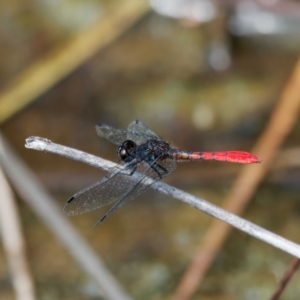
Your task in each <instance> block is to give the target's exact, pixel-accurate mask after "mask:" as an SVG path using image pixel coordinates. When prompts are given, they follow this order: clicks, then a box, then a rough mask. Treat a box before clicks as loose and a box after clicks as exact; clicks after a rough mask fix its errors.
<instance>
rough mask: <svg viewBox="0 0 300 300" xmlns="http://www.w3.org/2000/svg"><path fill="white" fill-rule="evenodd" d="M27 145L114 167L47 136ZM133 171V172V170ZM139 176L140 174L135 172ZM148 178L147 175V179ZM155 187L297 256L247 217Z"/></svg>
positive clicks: (299, 252)
mask: <svg viewBox="0 0 300 300" xmlns="http://www.w3.org/2000/svg"><path fill="white" fill-rule="evenodd" d="M25 147H26V148H29V149H35V150H40V151H45V152H51V153H55V154H58V155H61V156H64V157H67V158H70V159H73V160H76V161H80V162H83V163H86V164H89V165H91V166H93V167H96V168H100V169H102V170H106V171H109V170H111V169H112V168H113V167H115V166H116V164H115V163H112V162H110V161H107V160H105V159H103V158H100V157H97V156H94V155H91V154H88V153H85V152H82V151H79V150H76V149H72V148H69V147H65V146H62V145H58V144H55V143H52V142H51V141H49V140H47V139H43V138H40V137H30V138H28V139H26V144H25ZM134 175H136V174H134ZM136 176H139V175H136ZM149 180H150V179H149ZM151 187H152V188H153V189H154V190H157V191H159V192H161V193H164V194H167V195H169V196H171V197H174V198H176V199H178V200H180V201H183V202H185V203H187V204H189V205H191V206H193V207H195V208H197V209H199V210H201V211H203V212H205V213H206V214H208V215H211V216H213V217H215V218H217V219H219V220H221V221H224V222H226V223H228V224H230V225H232V226H234V227H236V228H237V229H239V230H241V231H244V232H246V233H247V234H249V235H252V236H253V237H255V238H257V239H260V240H262V241H264V242H266V243H268V244H271V245H273V246H274V247H276V248H279V249H281V250H283V251H285V252H287V253H289V254H291V255H293V256H295V257H298V258H300V246H299V245H297V244H295V243H293V242H291V241H289V240H287V239H285V238H283V237H281V236H278V235H276V234H274V233H272V232H270V231H268V230H266V229H263V228H261V227H259V226H257V225H255V224H253V223H251V222H249V221H246V220H244V219H242V218H240V217H238V216H236V215H234V214H232V213H229V212H228V211H226V210H224V209H222V208H220V207H218V206H215V205H213V204H211V203H209V202H207V201H205V200H203V199H201V198H197V197H195V196H192V195H190V194H188V193H185V192H183V191H181V190H179V189H176V188H174V187H172V186H170V185H167V184H165V183H162V182H157V183H154V184H153V185H152V186H151Z"/></svg>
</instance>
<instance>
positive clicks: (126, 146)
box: [117, 140, 136, 160]
mask: <svg viewBox="0 0 300 300" xmlns="http://www.w3.org/2000/svg"><path fill="white" fill-rule="evenodd" d="M135 147H136V143H135V142H133V141H131V140H127V141H125V142H124V143H123V144H122V145H121V146H119V147H118V150H117V154H118V155H119V157H120V158H121V159H122V160H125V159H126V158H127V157H128V156H130V153H131V150H132V149H133V148H135Z"/></svg>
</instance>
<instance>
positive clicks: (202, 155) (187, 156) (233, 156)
mask: <svg viewBox="0 0 300 300" xmlns="http://www.w3.org/2000/svg"><path fill="white" fill-rule="evenodd" d="M174 156H175V157H174V158H175V159H178V160H218V161H228V162H233V163H240V164H253V163H260V162H261V160H260V159H259V158H258V157H257V156H255V155H253V154H251V153H248V152H243V151H224V152H185V151H178V152H177V153H174Z"/></svg>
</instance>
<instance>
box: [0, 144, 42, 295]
mask: <svg viewBox="0 0 300 300" xmlns="http://www.w3.org/2000/svg"><path fill="white" fill-rule="evenodd" d="M0 148H2V145H1V140H0ZM0 151H1V150H0ZM0 193H1V194H0V198H1V201H0V224H1V226H0V229H1V237H2V242H3V248H4V250H5V254H6V257H7V260H8V263H9V267H10V271H11V276H12V283H13V287H14V290H15V293H16V298H17V299H19V300H34V299H36V298H35V289H34V283H33V280H32V277H31V274H30V271H29V266H28V263H27V257H26V254H25V241H24V238H23V235H22V230H21V225H20V220H19V214H18V211H17V207H16V204H15V200H14V197H13V193H12V190H11V188H10V186H9V184H8V182H7V180H6V178H5V176H4V174H3V172H2V170H1V166H0Z"/></svg>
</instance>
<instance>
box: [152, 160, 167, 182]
mask: <svg viewBox="0 0 300 300" xmlns="http://www.w3.org/2000/svg"><path fill="white" fill-rule="evenodd" d="M150 167H151V169H152V170H153V171H154V172H155V173H156V174H157V175H158V176H159V178H160V179H162V178H163V176H164V175H166V174H168V170H167V169H165V168H164V167H163V166H161V165H160V164H158V163H154V164H152V165H150ZM157 169H161V170H163V173H160V172H159V171H158V170H157Z"/></svg>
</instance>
